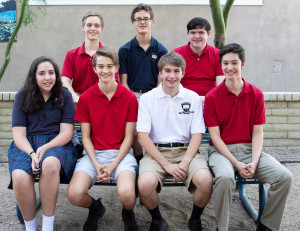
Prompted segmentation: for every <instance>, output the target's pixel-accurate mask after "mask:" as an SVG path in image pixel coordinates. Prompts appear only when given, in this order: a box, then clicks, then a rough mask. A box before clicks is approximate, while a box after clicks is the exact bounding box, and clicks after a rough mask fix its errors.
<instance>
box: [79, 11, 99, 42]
mask: <svg viewBox="0 0 300 231" xmlns="http://www.w3.org/2000/svg"><path fill="white" fill-rule="evenodd" d="M82 30H83V32H84V34H85V37H86V38H87V39H89V40H99V37H100V34H101V32H102V27H101V20H100V18H99V17H97V16H90V17H88V18H87V19H86V20H85V24H84V26H83V28H82Z"/></svg>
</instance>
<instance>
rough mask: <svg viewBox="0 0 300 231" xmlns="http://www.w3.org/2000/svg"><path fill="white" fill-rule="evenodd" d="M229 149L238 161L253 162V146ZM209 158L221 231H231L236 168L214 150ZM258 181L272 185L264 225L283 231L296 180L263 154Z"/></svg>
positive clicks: (270, 157) (287, 171)
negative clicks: (288, 198)
mask: <svg viewBox="0 0 300 231" xmlns="http://www.w3.org/2000/svg"><path fill="white" fill-rule="evenodd" d="M227 147H228V149H229V150H230V152H231V153H232V154H233V156H234V157H235V158H236V159H237V160H238V161H241V162H243V163H250V162H251V159H252V144H230V145H227ZM208 156H209V158H208V161H209V165H210V167H211V168H212V170H213V172H214V174H215V178H214V205H215V212H216V219H217V225H218V229H219V231H227V230H228V223H229V212H230V207H231V202H232V193H233V190H234V189H235V180H234V167H233V165H232V164H231V163H230V161H229V160H228V159H227V158H226V157H225V156H223V155H222V154H220V153H219V152H218V151H217V149H216V148H215V147H214V146H210V147H209V148H208ZM254 178H255V179H258V180H259V181H262V182H265V183H269V184H270V189H269V191H268V201H267V203H266V205H265V208H264V212H263V214H262V217H261V223H262V224H264V225H265V226H267V227H268V228H270V229H271V230H273V231H276V230H279V229H280V223H281V218H282V214H283V210H284V206H285V203H286V200H287V196H288V194H289V192H290V189H291V185H292V179H293V176H292V174H291V172H290V171H289V170H288V169H287V168H285V167H284V166H283V165H281V164H280V163H279V162H278V161H277V160H276V159H275V158H273V157H272V156H270V155H268V154H265V153H262V154H261V157H260V159H259V163H258V166H257V168H256V171H255V175H254Z"/></svg>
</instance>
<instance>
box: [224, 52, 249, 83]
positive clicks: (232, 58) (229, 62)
mask: <svg viewBox="0 0 300 231" xmlns="http://www.w3.org/2000/svg"><path fill="white" fill-rule="evenodd" d="M221 65H222V70H223V72H224V75H225V77H226V79H238V78H241V77H242V69H243V68H244V66H245V63H242V61H241V60H240V58H239V55H238V54H236V53H227V54H225V55H224V56H223V57H222V62H221Z"/></svg>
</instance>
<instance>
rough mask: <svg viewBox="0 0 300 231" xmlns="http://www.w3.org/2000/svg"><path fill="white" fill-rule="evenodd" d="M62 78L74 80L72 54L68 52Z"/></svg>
mask: <svg viewBox="0 0 300 231" xmlns="http://www.w3.org/2000/svg"><path fill="white" fill-rule="evenodd" d="M61 76H64V77H68V78H70V79H73V68H72V57H71V54H70V52H67V54H66V57H65V61H64V64H63V68H62V71H61Z"/></svg>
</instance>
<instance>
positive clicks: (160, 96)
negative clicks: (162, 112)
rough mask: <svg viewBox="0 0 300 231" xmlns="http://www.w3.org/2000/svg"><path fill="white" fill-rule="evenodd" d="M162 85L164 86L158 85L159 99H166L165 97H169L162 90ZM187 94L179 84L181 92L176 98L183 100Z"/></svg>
mask: <svg viewBox="0 0 300 231" xmlns="http://www.w3.org/2000/svg"><path fill="white" fill-rule="evenodd" d="M162 85H163V83H160V84H159V85H158V87H157V90H158V92H157V97H158V98H164V97H168V96H169V95H168V94H166V93H165V92H164V90H163V88H162ZM185 94H186V92H185V89H184V88H183V86H182V85H181V83H180V84H179V92H178V94H177V95H176V96H175V97H174V98H182V99H183V98H184V97H185Z"/></svg>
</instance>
